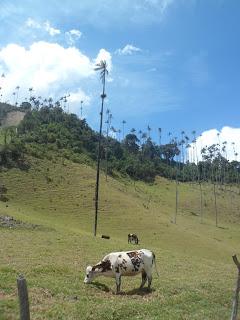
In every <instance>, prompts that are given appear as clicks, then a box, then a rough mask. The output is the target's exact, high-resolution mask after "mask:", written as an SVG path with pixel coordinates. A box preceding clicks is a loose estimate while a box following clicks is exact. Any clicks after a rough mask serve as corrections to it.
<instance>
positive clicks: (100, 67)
mask: <svg viewBox="0 0 240 320" xmlns="http://www.w3.org/2000/svg"><path fill="white" fill-rule="evenodd" d="M94 70H95V71H99V72H100V79H101V81H102V86H103V87H102V94H101V99H102V104H101V112H100V128H99V135H98V156H97V176H96V188H95V219H94V236H95V237H96V235H97V223H98V195H99V173H100V160H101V142H102V141H101V140H102V123H103V106H104V99H105V98H106V96H107V95H106V93H105V84H106V76H107V75H108V70H107V62H106V61H104V60H101V61H100V62H99V63H97V64H96V67H95V69H94Z"/></svg>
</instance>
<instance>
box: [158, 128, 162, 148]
mask: <svg viewBox="0 0 240 320" xmlns="http://www.w3.org/2000/svg"><path fill="white" fill-rule="evenodd" d="M158 138H159V147H161V145H162V128H158Z"/></svg>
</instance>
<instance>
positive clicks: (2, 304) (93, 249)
mask: <svg viewBox="0 0 240 320" xmlns="http://www.w3.org/2000/svg"><path fill="white" fill-rule="evenodd" d="M31 163H32V166H31V168H30V169H29V171H20V170H19V169H11V170H8V171H4V172H1V173H0V179H1V181H2V182H3V183H4V184H5V185H6V186H7V188H8V192H7V196H8V198H9V202H7V203H1V202H0V214H7V215H11V216H13V217H14V218H16V219H20V220H22V221H24V222H27V223H33V224H39V225H41V226H43V227H44V228H39V229H35V230H32V229H22V228H21V229H4V228H0V320H3V319H4V320H10V319H18V315H19V311H18V300H17V290H16V278H17V275H18V274H20V273H23V274H24V275H25V276H26V279H27V281H28V288H29V297H30V308H31V317H32V319H41V320H42V319H54V320H55V319H150V320H152V319H166V320H171V319H199V320H200V319H201V320H203V319H204V320H205V319H214V320H218V319H219V320H220V319H221V320H222V319H229V317H230V314H231V300H232V291H233V288H234V287H235V281H236V267H235V265H234V264H233V262H232V259H231V256H232V255H233V254H235V253H237V254H240V249H239V243H240V232H239V229H240V227H239V220H240V217H239V206H240V201H239V199H238V197H239V196H238V194H237V190H234V191H235V192H234V194H233V197H230V194H229V192H228V191H227V190H220V188H219V189H218V195H217V201H218V210H219V222H220V224H219V227H218V228H216V227H215V225H214V201H213V193H212V191H211V190H212V186H210V185H204V187H203V189H204V211H203V214H204V219H203V223H200V216H199V203H200V196H199V188H198V186H197V185H189V184H180V185H179V214H178V217H177V224H176V225H175V224H173V223H171V220H172V219H173V215H174V212H175V183H174V182H170V181H168V180H165V179H163V178H158V179H156V182H155V183H153V184H152V185H147V184H144V183H143V182H136V183H133V182H132V181H131V180H128V179H118V180H114V179H111V178H109V179H108V182H106V181H105V177H104V176H102V177H101V189H100V213H99V227H98V237H97V238H94V237H93V235H92V234H93V219H94V201H93V197H94V183H95V171H94V170H93V169H92V168H90V167H88V166H86V165H80V164H73V163H71V162H69V161H66V160H65V161H64V164H63V163H62V161H60V160H58V159H53V161H51V162H50V161H47V160H39V159H34V158H33V159H31ZM129 232H136V233H137V234H138V236H139V238H140V244H139V246H134V245H128V244H127V234H128V233H129ZM101 234H106V235H109V236H110V237H111V239H110V240H105V239H101ZM129 248H130V249H134V248H149V249H152V250H153V251H154V252H155V254H156V257H157V266H158V269H159V271H160V278H158V277H157V276H156V273H154V279H153V290H152V292H150V293H149V292H147V291H143V292H140V291H138V290H137V288H138V287H139V285H140V276H137V277H127V278H123V281H122V294H121V295H118V296H116V295H115V294H114V292H115V283H114V280H113V279H109V278H97V279H96V281H95V282H94V283H93V284H90V285H84V284H83V278H84V273H85V268H86V266H87V265H88V264H94V263H96V262H98V261H99V260H100V259H101V258H102V257H103V256H104V255H105V254H106V253H108V252H111V251H119V250H127V249H129Z"/></svg>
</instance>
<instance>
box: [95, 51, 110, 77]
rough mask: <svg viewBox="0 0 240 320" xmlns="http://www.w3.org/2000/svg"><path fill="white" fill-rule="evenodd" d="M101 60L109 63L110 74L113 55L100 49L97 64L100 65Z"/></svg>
mask: <svg viewBox="0 0 240 320" xmlns="http://www.w3.org/2000/svg"><path fill="white" fill-rule="evenodd" d="M101 60H103V61H106V62H107V69H108V71H109V72H111V70H112V56H111V53H110V52H108V51H107V50H105V49H100V51H99V53H98V55H97V58H96V59H95V64H97V63H99V62H100V61H101Z"/></svg>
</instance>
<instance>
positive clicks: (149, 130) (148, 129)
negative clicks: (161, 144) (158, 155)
mask: <svg viewBox="0 0 240 320" xmlns="http://www.w3.org/2000/svg"><path fill="white" fill-rule="evenodd" d="M151 130H152V129H151V128H150V126H149V125H148V126H147V131H148V138H149V139H150V138H151V136H150V133H151Z"/></svg>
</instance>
